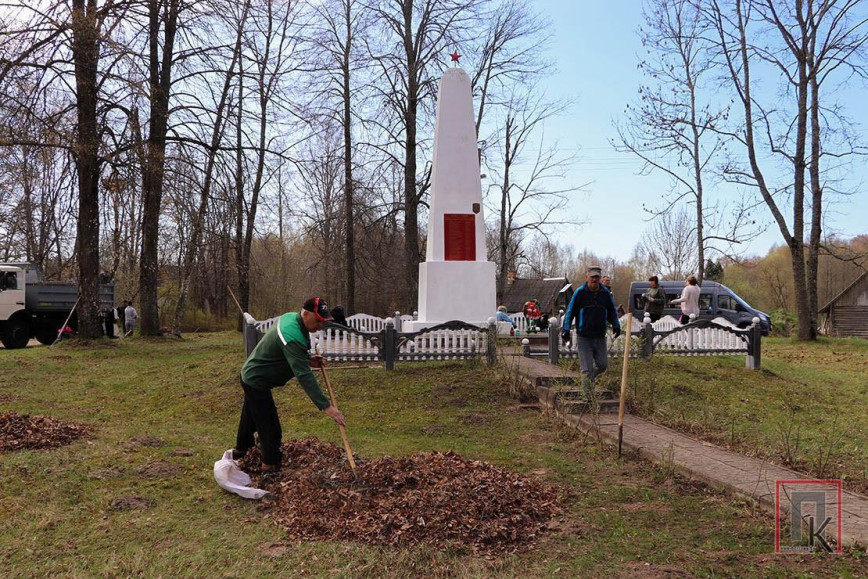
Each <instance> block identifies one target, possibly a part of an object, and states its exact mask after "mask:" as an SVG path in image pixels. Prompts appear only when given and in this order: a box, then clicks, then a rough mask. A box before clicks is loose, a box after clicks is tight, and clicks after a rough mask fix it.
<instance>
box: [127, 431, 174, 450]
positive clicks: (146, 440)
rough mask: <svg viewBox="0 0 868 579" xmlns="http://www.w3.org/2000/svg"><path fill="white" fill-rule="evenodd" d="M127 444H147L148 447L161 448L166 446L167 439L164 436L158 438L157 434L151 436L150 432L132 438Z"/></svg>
mask: <svg viewBox="0 0 868 579" xmlns="http://www.w3.org/2000/svg"><path fill="white" fill-rule="evenodd" d="M127 444H128V446H131V447H137V446H146V447H148V448H160V447H163V446H166V441H165V440H163V439H162V438H158V437H156V436H151V435H150V434H148V435H145V436H136V437H134V438H131V439H130V440H129V442H128V443H127Z"/></svg>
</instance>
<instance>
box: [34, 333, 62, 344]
mask: <svg viewBox="0 0 868 579" xmlns="http://www.w3.org/2000/svg"><path fill="white" fill-rule="evenodd" d="M56 339H57V330H49V329H42V330H37V332H36V340H37V341H38V342H39V343H40V344H45V345H46V346H50V345H51V344H53V343H54V340H56Z"/></svg>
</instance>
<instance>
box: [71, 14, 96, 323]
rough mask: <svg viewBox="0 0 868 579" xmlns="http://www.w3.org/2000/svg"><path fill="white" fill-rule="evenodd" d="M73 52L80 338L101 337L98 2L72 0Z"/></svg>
mask: <svg viewBox="0 0 868 579" xmlns="http://www.w3.org/2000/svg"><path fill="white" fill-rule="evenodd" d="M72 27H73V40H72V52H73V60H74V63H75V93H76V95H75V96H76V113H77V121H78V126H77V131H76V137H75V139H76V142H75V152H74V155H75V160H76V169H77V173H78V227H77V236H76V249H77V255H78V287H79V304H78V310H77V312H78V332H79V335H81V336H82V337H83V338H98V337H100V336H102V328H101V325H100V318H99V316H100V301H99V272H100V264H99V171H100V167H99V157H98V154H99V138H100V137H99V131H98V130H97V114H96V107H97V82H96V80H97V69H98V64H99V31H98V30H97V6H96V0H87V6H86V7H85V2H84V0H73V3H72Z"/></svg>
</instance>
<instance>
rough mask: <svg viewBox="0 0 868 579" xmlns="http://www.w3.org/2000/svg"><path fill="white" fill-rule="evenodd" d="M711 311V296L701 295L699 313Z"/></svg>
mask: <svg viewBox="0 0 868 579" xmlns="http://www.w3.org/2000/svg"><path fill="white" fill-rule="evenodd" d="M710 310H711V294H706V293H700V294H699V311H700V312H704V311H710Z"/></svg>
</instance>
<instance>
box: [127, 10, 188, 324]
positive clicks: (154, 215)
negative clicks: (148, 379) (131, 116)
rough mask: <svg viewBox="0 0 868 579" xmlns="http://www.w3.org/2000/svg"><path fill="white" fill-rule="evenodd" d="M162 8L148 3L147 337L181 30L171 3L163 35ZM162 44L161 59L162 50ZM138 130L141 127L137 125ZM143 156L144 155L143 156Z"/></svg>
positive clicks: (142, 289)
mask: <svg viewBox="0 0 868 579" xmlns="http://www.w3.org/2000/svg"><path fill="white" fill-rule="evenodd" d="M160 6H161V3H160V2H157V1H156V0H150V1H149V2H148V9H149V16H150V29H149V46H150V53H149V67H150V68H149V85H148V88H149V90H150V118H149V120H148V139H147V142H146V143H145V146H144V151H143V154H142V158H141V159H140V161H141V163H142V252H141V259H140V262H139V269H140V271H139V305H140V308H139V314H140V318H141V322H140V325H139V331H140V332H141V333H142V334H144V335H146V336H156V335H157V334H159V333H160V310H159V305H158V303H157V281H158V279H157V274H158V269H159V263H158V249H159V235H160V231H159V228H160V206H161V205H162V200H163V180H164V173H165V161H166V133H167V132H168V121H169V91H170V90H171V83H172V63H173V61H174V43H175V34H176V32H177V26H178V12H179V10H180V8H179V0H171V2H169V4H168V7H167V9H166V10H165V15H166V18H165V22H164V25H165V33H164V34H163V35H162V36H163V37H164V38H161V35H160ZM161 43H162V49H163V52H162V55H160V46H161ZM135 124H136V126H137V125H138V123H137V122H136V123H135ZM140 153H141V152H140Z"/></svg>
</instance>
